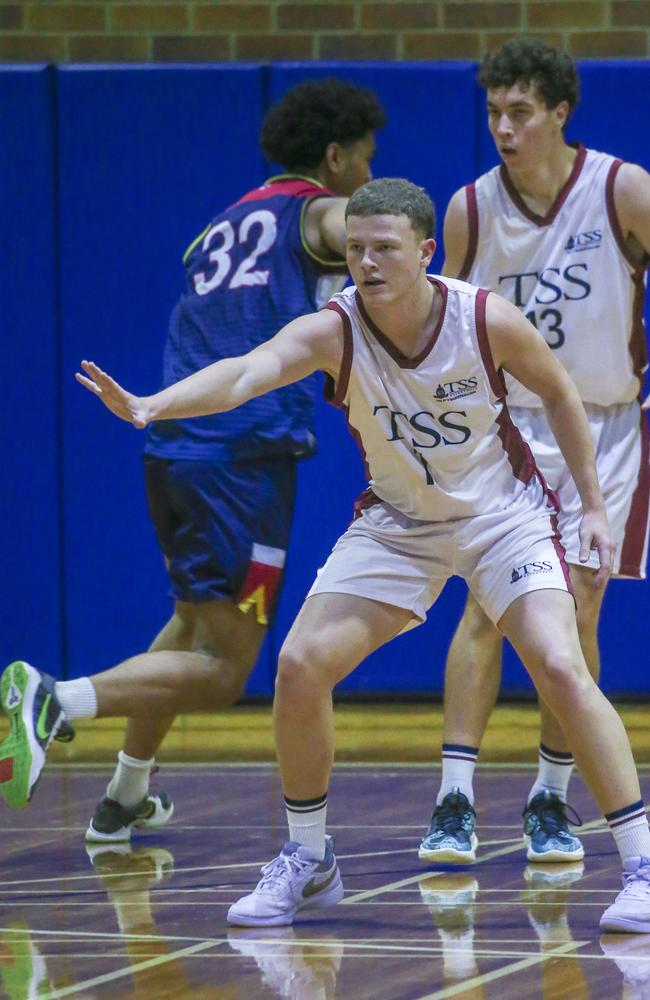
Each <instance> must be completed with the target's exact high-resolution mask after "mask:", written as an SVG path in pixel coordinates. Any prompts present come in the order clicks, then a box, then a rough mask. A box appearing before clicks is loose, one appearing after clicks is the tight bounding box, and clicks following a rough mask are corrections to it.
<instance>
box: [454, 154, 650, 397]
mask: <svg viewBox="0 0 650 1000" xmlns="http://www.w3.org/2000/svg"><path fill="white" fill-rule="evenodd" d="M620 166H621V161H620V160H616V159H614V157H612V156H608V155H606V154H605V153H597V152H594V151H593V150H590V149H585V148H584V146H579V147H578V153H577V156H576V160H575V164H574V167H573V170H572V172H571V175H570V177H569V178H568V180H567V182H566V184H565V185H564V187H563V188H562V190H561V191H560V192H559V194H558V196H557V198H556V200H555V202H554V204H553V205H552V206H551V209H550V210H549V212H548V213H547V214H546V216H544V217H542V216H539V215H536V214H535V213H534V212H533V211H532V210H531V209H530V208H528V206H527V205H526V203H525V202H524V201H523V199H522V198H521V196H520V195H519V193H518V191H517V190H516V188H515V187H514V185H513V184H512V181H511V179H510V177H509V176H508V173H507V171H506V169H505V167H503V166H501V167H495V168H494V169H493V170H490V171H488V173H486V174H483V175H482V176H481V177H479V178H478V180H477V181H476V182H475V183H474V184H469V185H468V186H467V187H466V189H465V191H466V197H467V208H468V217H469V247H468V254H467V258H466V260H465V263H464V265H463V270H462V274H461V277H463V278H466V279H467V280H468V281H471V282H472V284H475V285H479V286H480V287H482V288H489V289H490V290H492V291H495V292H498V293H499V294H500V295H503V296H504V298H506V299H509V300H510V302H513V303H514V304H515V305H516V306H518V307H519V308H520V309H521V311H522V312H523V313H525V315H526V316H527V317H528V319H529V320H531V322H532V323H533V324H534V325H535V326H536V327H537V329H538V330H539V332H540V334H541V335H542V336H543V337H544V338H545V340H546V342H547V344H548V345H549V347H551V348H552V349H553V350H554V352H555V354H556V357H558V358H559V360H560V361H561V362H562V364H563V365H564V367H565V368H566V369H567V371H568V372H569V374H570V375H571V377H572V378H573V380H574V382H575V383H576V385H577V387H578V391H579V393H580V395H581V397H582V399H583V401H584V402H585V403H595V404H598V405H600V406H611V405H613V404H615V403H628V402H631V401H632V400H633V399H635V398H636V397H637V396H638V394H639V390H640V387H641V374H642V372H643V371H644V369H645V367H646V365H647V357H646V340H645V330H644V328H643V296H644V292H645V280H644V278H645V269H644V268H643V267H640V266H639V265H638V263H635V261H634V260H632V259H631V257H629V256H628V255H627V254H626V250H625V247H624V241H623V234H622V232H621V228H620V225H619V222H618V219H617V217H616V211H615V207H614V197H613V190H614V178H615V176H616V173H617V171H618V169H619V167H620ZM507 385H508V402H509V403H510V405H512V406H527V407H534V406H541V405H542V404H541V400H540V399H539V397H538V396H535V395H533V393H531V392H529V391H528V390H527V389H524V387H523V386H522V385H521V384H520V383H518V382H516V381H515V380H514V379H512V378H510V377H509V376H508V378H507Z"/></svg>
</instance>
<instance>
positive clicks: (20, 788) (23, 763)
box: [0, 660, 63, 809]
mask: <svg viewBox="0 0 650 1000" xmlns="http://www.w3.org/2000/svg"><path fill="white" fill-rule="evenodd" d="M39 684H40V675H39V674H38V672H37V671H36V670H34V669H33V668H31V669H28V665H27V664H25V663H24V662H23V661H22V660H17V661H16V662H15V663H11V664H9V666H8V667H7V668H6V670H5V671H4V672H3V674H2V680H1V681H0V704H1V705H2V708H3V711H4V712H5V714H6V715H7V716H8V718H9V724H10V727H11V731H10V733H9V736H7V738H6V739H5V740H4V741H3V742H2V743H1V744H0V773H8V777H6V778H5V780H4V781H2V782H1V783H0V794H1V795H2V797H3V798H4V800H5V802H6V803H7V805H8V806H10V807H11V808H13V809H24V807H25V806H26V805H27V804H28V802H29V800H30V799H31V797H32V795H33V794H34V789H35V788H36V785H37V783H38V780H39V778H40V776H41V772H42V770H43V767H44V765H45V750H47V747H49V745H50V743H51V742H52V740H53V739H54V736H55V734H56V731H57V729H58V727H59V725H60V723H61V722H62V721H63V713H62V712H61V713H60V715H59V717H58V719H57V720H56V722H55V723H54V725H53V726H52V729H51V730H50V736H49V739H48V741H47V744H46V746H45V750H44V749H43V748H42V747H41V745H40V743H39V742H38V741H37V740H36V738H35V736H34V734H33V732H32V724H31V718H32V711H33V706H34V696H35V695H36V692H37V690H38V686H39ZM16 692H18V693H19V698H18V700H17V701H16V700H14V699H15V696H16ZM10 695H13V697H10ZM10 701H11V704H9V702H10ZM26 720H29V721H26ZM7 762H10V763H7ZM3 765H4V768H3ZM9 772H10V773H9Z"/></svg>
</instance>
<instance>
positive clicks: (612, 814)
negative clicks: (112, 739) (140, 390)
mask: <svg viewBox="0 0 650 1000" xmlns="http://www.w3.org/2000/svg"><path fill="white" fill-rule="evenodd" d="M346 218H347V233H348V236H347V262H348V266H349V268H350V271H351V274H352V277H353V279H354V281H355V284H356V288H349V289H346V290H344V291H343V292H341V293H339V294H338V295H335V296H334V298H333V299H331V300H330V302H329V304H328V306H327V307H326V308H325V309H323V310H322V311H321V312H319V313H314V314H311V315H308V316H303V317H302V318H300V319H297V320H294V322H292V323H290V324H288V325H287V326H285V327H284V328H283V329H282V330H281V331H280V333H278V334H277V336H275V337H274V338H273V339H272V340H270V341H268V342H267V343H265V344H263V345H261V346H260V347H258V348H256V349H255V350H254V351H252V352H251V353H249V354H247V355H244V356H243V357H239V358H230V359H227V360H224V361H219V362H217V363H215V364H213V365H211V366H209V367H208V368H205V369H203V370H202V371H200V372H197V373H195V374H194V375H191V376H190V377H189V378H187V379H184V380H183V381H181V382H178V383H176V385H173V386H170V387H169V388H167V389H164V390H163V391H161V392H159V393H156V394H155V395H154V396H149V397H141V398H139V397H136V396H133V395H131V394H130V393H128V392H126V391H125V390H124V389H122V388H121V387H120V386H119V385H117V383H115V382H114V381H113V380H112V379H111V378H110V377H109V376H107V375H106V374H105V373H103V372H102V371H101V370H100V369H99V368H97V366H96V365H94V364H93V363H91V362H82V367H83V368H84V371H85V373H86V374H85V375H81V374H79V375H77V378H78V380H79V381H80V382H81V383H82V384H83V385H85V386H86V387H87V388H88V389H90V390H92V391H93V392H95V393H96V394H97V395H98V396H99V398H100V399H102V400H103V401H104V403H105V404H106V405H107V406H108V407H109V409H111V410H112V411H113V412H114V413H116V414H117V415H118V416H120V417H122V418H123V419H125V420H129V421H130V422H131V423H133V424H134V425H135V426H136V427H143V426H145V425H146V424H147V423H149V422H150V421H152V420H159V419H167V418H170V417H188V416H193V415H196V416H198V415H201V414H207V413H212V412H215V411H217V412H222V411H225V410H228V409H232V408H234V407H236V406H238V405H241V404H242V403H244V402H245V401H246V400H247V399H250V398H252V397H254V396H257V395H261V394H262V393H265V392H268V391H269V390H271V389H274V388H276V387H278V386H281V385H287V384H289V383H291V382H294V381H297V380H298V379H301V378H304V377H305V376H306V375H308V374H309V373H310V372H313V371H315V370H316V369H321V370H323V371H325V372H326V373H327V374H328V376H329V379H330V387H331V399H332V402H334V403H335V404H337V405H339V406H341V407H342V408H343V409H344V411H345V413H346V416H347V419H348V422H349V424H350V427H351V429H352V430H353V432H354V433H355V434H356V435H357V436H358V438H359V440H360V442H361V444H362V446H363V449H364V451H365V454H366V459H367V463H368V470H369V479H370V486H369V489H368V490H367V491H366V493H365V494H364V496H363V498H362V500H361V501H360V503H359V505H358V511H357V514H358V516H357V518H356V520H355V521H354V522H353V524H352V525H351V526H350V528H349V529H348V530H347V531H346V532H345V534H344V535H343V536H342V537H341V538H340V539H339V541H338V542H337V544H336V546H335V547H334V549H333V551H332V554H331V556H330V557H329V559H328V561H327V563H326V564H325V566H324V567H323V569H321V570H320V572H319V574H318V576H317V579H316V582H315V583H314V585H313V587H312V589H311V591H310V593H309V595H308V597H307V600H306V601H305V603H304V605H303V607H302V609H301V611H300V613H299V615H298V617H297V619H296V622H295V623H294V625H293V627H292V629H291V631H290V633H289V635H288V637H287V639H286V641H285V644H284V647H283V649H282V652H281V654H280V660H279V665H278V676H277V683H276V696H275V704H274V718H275V734H276V742H277V751H278V759H279V763H280V770H281V774H282V782H283V790H284V796H285V804H286V808H287V818H288V823H289V834H290V839H289V841H288V843H287V844H285V846H284V848H283V849H282V851H281V853H280V854H279V855H278V857H277V858H275V859H274V860H273V861H271V862H269V864H268V865H266V866H265V867H264V868H263V870H262V871H263V875H262V879H261V881H260V882H259V884H258V886H257V887H256V888H255V890H254V891H253V892H252V893H250V894H249V895H247V896H244V897H243V898H242V899H240V900H238V901H237V902H235V903H234V904H233V905H232V906H231V907H230V910H229V911H228V921H229V922H230V923H232V924H235V925H245V926H249V925H253V926H257V925H259V926H269V925H281V924H291V923H292V921H293V919H294V916H295V915H296V913H297V912H298V911H299V910H301V909H303V908H305V907H308V906H327V905H331V904H334V903H336V902H338V901H339V900H340V899H341V898H342V896H343V886H342V883H341V878H340V874H339V870H338V866H337V862H336V859H335V857H334V853H333V845H332V840H331V838H330V837H327V836H326V832H325V813H326V802H327V787H328V783H329V777H330V771H331V767H332V759H333V752H334V747H333V724H332V723H333V720H332V689H333V688H334V686H335V685H336V684H337V683H338V682H339V681H341V680H342V679H343V678H344V677H346V676H347V675H348V674H349V673H351V671H352V670H354V669H355V667H356V666H357V665H358V664H359V663H360V662H361V660H363V659H364V658H365V657H366V656H368V654H369V653H371V652H372V651H373V650H375V649H377V648H378V647H379V646H381V645H383V644H384V643H386V642H389V641H390V639H392V638H393V637H394V636H396V635H398V634H399V633H400V632H402V631H404V630H405V629H408V628H410V627H412V626H414V625H418V624H419V623H420V622H422V621H423V620H424V619H425V618H426V614H427V610H428V608H429V607H430V606H431V604H432V603H433V602H434V601H435V600H436V598H437V596H438V594H439V593H440V591H441V590H442V588H443V587H444V584H445V582H446V580H447V579H448V577H449V576H451V575H453V574H459V575H461V576H463V577H464V578H465V579H466V580H467V581H468V583H469V585H470V587H471V589H472V591H473V593H474V594H475V595H476V598H477V600H478V601H479V602H480V603H481V605H482V606H483V607H484V609H485V611H486V613H487V614H488V615H489V617H490V619H491V620H492V621H493V622H495V624H496V623H498V625H499V628H500V629H501V630H502V632H503V633H504V634H505V635H507V636H508V638H509V639H510V641H511V642H512V643H513V645H514V646H515V648H516V649H517V650H518V652H519V654H520V655H521V657H522V659H523V661H524V662H525V664H526V666H527V668H528V670H529V671H530V674H531V676H532V678H533V680H534V682H535V685H536V687H537V689H538V691H539V693H540V696H541V697H542V698H543V699H544V700H545V701H546V702H547V704H548V705H549V706H550V708H551V710H552V711H553V712H555V713H556V715H557V717H558V719H559V720H560V723H561V725H562V726H563V727H564V728H565V729H566V730H567V731H569V730H570V732H571V739H572V747H573V751H574V753H575V756H576V759H577V760H578V762H579V765H580V768H581V771H582V773H583V775H584V777H585V780H586V782H587V784H588V785H589V787H590V789H591V791H592V792H593V794H594V796H595V798H596V800H597V802H598V804H599V806H600V808H601V809H602V810H603V812H604V813H605V815H606V816H607V818H608V820H609V822H610V825H611V827H612V831H613V833H614V837H615V840H616V843H617V846H618V849H619V852H620V855H621V858H622V861H623V865H624V871H625V872H626V888H625V889H624V890H623V892H622V893H620V894H619V896H618V897H617V899H616V902H615V903H614V904H613V905H612V906H611V907H610V908H609V909H608V911H607V913H606V914H605V916H604V917H603V921H602V926H604V927H607V928H617V929H626V930H630V931H649V932H650V860H647V859H649V858H650V830H649V829H648V822H647V819H646V816H645V811H644V806H643V802H642V801H641V797H640V790H639V783H638V779H637V776H636V772H635V768H634V762H633V759H632V754H631V750H630V746H629V742H628V740H627V736H626V734H625V730H624V728H623V725H622V723H621V720H620V719H619V717H618V715H617V714H616V712H615V710H614V709H613V708H612V706H611V705H610V704H609V702H608V701H607V699H606V698H605V697H604V696H603V694H602V693H601V692H600V690H599V689H598V686H597V685H596V684H595V683H594V681H593V679H592V677H591V675H590V674H589V671H588V669H587V666H586V664H585V661H584V657H583V655H582V652H581V649H580V642H579V639H578V632H577V628H576V617H575V605H574V600H573V597H572V595H571V592H570V589H571V588H570V580H569V575H568V571H567V567H566V564H565V562H564V554H563V551H564V550H563V548H562V545H561V543H560V541H559V538H558V534H557V528H556V508H555V504H554V499H553V496H552V495H551V494H550V493H549V492H548V490H547V488H546V485H545V482H544V479H543V477H542V475H541V474H540V473H539V472H538V470H537V468H536V466H535V461H534V458H533V456H532V453H531V451H530V448H529V447H528V446H527V445H526V444H525V442H524V441H523V439H522V437H521V435H520V434H519V432H518V431H517V429H516V427H515V426H514V424H513V423H512V421H511V420H510V417H509V415H508V411H507V409H506V406H505V395H506V388H505V383H504V380H503V374H502V372H508V373H510V374H511V375H514V376H515V377H516V378H517V379H518V380H519V381H520V382H521V383H522V384H523V385H525V386H526V387H527V388H528V389H529V390H530V391H531V392H534V393H536V394H538V395H539V396H540V397H541V399H542V401H543V405H544V408H545V410H546V412H547V415H548V419H549V422H550V423H551V425H552V427H553V430H554V432H555V434H556V436H557V438H558V441H559V443H560V447H561V449H562V453H563V455H564V458H565V460H566V462H567V464H568V465H569V468H570V469H571V472H572V474H573V477H574V479H575V482H576V484H577V488H578V490H579V493H580V498H581V503H582V507H583V515H582V519H581V522H580V529H579V533H580V555H581V557H582V558H583V559H587V558H588V556H589V552H590V550H591V548H592V547H594V549H595V550H596V551H597V552H598V557H599V562H600V565H599V568H598V570H597V571H596V578H597V581H596V582H597V583H602V582H603V581H604V579H605V578H606V576H607V574H608V573H609V571H610V568H611V558H612V546H611V539H610V533H609V529H608V526H607V519H606V516H605V511H604V505H603V499H602V495H601V492H600V489H599V486H598V480H597V477H596V467H595V462H594V455H593V448H592V445H591V440H590V435H589V427H588V424H587V420H586V417H585V413H584V409H583V407H582V404H581V402H580V398H579V396H578V393H577V391H576V389H575V387H574V386H573V383H572V382H571V380H570V378H569V376H568V375H567V374H566V371H565V370H564V368H563V367H562V365H561V364H560V363H559V362H558V361H557V360H556V358H555V357H554V356H553V353H552V352H551V351H550V350H549V348H548V347H547V345H546V344H545V342H544V340H543V339H542V338H541V337H539V336H538V334H537V332H536V331H535V329H534V327H533V326H532V325H531V324H530V322H529V321H528V320H527V319H526V318H525V317H524V316H523V315H522V314H521V312H520V311H519V310H518V309H516V308H515V307H514V306H513V305H511V304H510V303H509V302H507V301H505V300H504V299H502V298H501V297H499V296H498V295H494V294H491V293H488V292H486V291H483V290H480V289H477V288H476V287H474V286H473V285H469V284H466V283H465V282H462V281H457V280H454V279H447V278H438V277H431V278H429V277H427V273H426V269H427V266H428V265H429V263H430V261H431V257H432V255H433V252H434V249H435V241H434V239H433V231H434V211H433V205H432V204H431V201H430V199H429V198H428V196H427V195H426V194H425V192H424V191H423V190H422V189H421V188H417V187H415V186H414V185H413V184H410V183H409V182H408V181H404V180H399V179H397V180H395V179H384V180H379V181H372V182H370V183H369V184H366V185H364V187H362V188H360V189H359V191H358V192H357V193H356V194H355V195H354V196H353V197H352V198H351V199H350V202H349V205H348V209H347V212H346ZM486 483H489V489H486ZM148 691H149V697H150V699H151V702H152V711H155V700H156V690H155V684H152V683H151V682H149V687H148ZM97 693H98V703H99V704H98V708H99V711H98V714H99V715H100V716H101V714H102V700H103V697H104V695H103V693H102V690H98V692H97ZM106 697H109V698H110V694H107V695H106ZM25 724H27V723H25Z"/></svg>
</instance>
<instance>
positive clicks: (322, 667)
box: [275, 642, 333, 693]
mask: <svg viewBox="0 0 650 1000" xmlns="http://www.w3.org/2000/svg"><path fill="white" fill-rule="evenodd" d="M330 666H331V664H329V663H328V662H327V661H326V659H325V658H324V657H323V653H322V650H320V649H319V648H318V647H317V646H316V645H314V644H312V643H302V642H301V643H297V642H288V643H285V645H284V646H283V647H282V649H281V650H280V656H279V658H278V672H277V676H276V679H275V684H276V688H277V689H279V690H282V691H283V692H286V693H289V692H291V691H294V690H299V689H300V688H301V687H303V686H304V685H310V686H311V685H313V684H315V683H316V684H318V683H320V684H328V683H329V675H330V669H329V668H330ZM332 686H333V684H332Z"/></svg>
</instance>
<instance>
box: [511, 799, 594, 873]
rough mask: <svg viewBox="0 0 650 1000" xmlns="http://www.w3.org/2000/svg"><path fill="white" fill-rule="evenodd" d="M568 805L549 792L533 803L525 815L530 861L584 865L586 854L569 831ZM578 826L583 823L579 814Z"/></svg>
mask: <svg viewBox="0 0 650 1000" xmlns="http://www.w3.org/2000/svg"><path fill="white" fill-rule="evenodd" d="M567 808H570V807H567V805H566V804H565V803H564V802H563V801H562V799H561V798H559V797H558V796H557V795H554V794H553V792H549V791H548V789H546V790H545V791H543V792H538V794H537V795H535V797H534V798H532V799H531V800H530V802H529V803H528V805H527V806H526V808H525V809H524V812H523V817H524V842H525V844H526V847H527V848H528V850H527V852H526V857H527V858H528V860H529V861H541V862H543V863H545V864H546V863H548V862H555V861H582V859H583V858H584V856H585V850H584V847H583V846H582V843H581V842H580V840H579V839H578V837H576V836H575V834H573V833H571V831H570V830H569V821H568V820H567V817H566V810H567ZM575 816H576V820H577V823H578V825H581V823H582V820H581V819H580V817H579V816H578V815H577V814H575Z"/></svg>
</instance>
